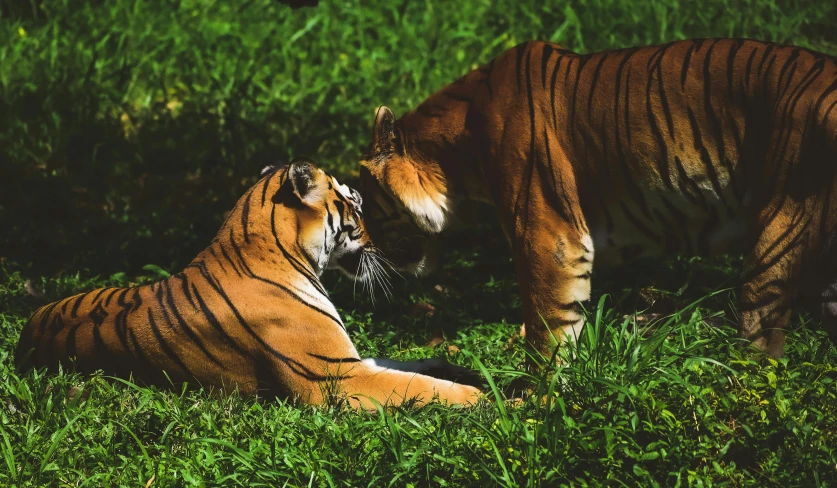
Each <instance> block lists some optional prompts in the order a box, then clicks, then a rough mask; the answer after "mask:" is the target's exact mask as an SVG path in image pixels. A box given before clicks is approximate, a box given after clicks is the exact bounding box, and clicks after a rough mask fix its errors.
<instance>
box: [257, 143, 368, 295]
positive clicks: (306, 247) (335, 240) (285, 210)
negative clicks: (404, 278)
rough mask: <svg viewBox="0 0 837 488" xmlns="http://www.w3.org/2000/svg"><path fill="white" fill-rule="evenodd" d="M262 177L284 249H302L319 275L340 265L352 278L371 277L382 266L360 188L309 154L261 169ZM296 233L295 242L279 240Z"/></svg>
mask: <svg viewBox="0 0 837 488" xmlns="http://www.w3.org/2000/svg"><path fill="white" fill-rule="evenodd" d="M262 180H263V181H262V184H263V185H264V187H263V189H262V193H263V194H267V195H268V196H269V195H271V194H272V197H269V198H271V200H272V204H273V208H272V209H271V210H270V211H271V217H270V219H269V221H270V226H271V229H270V232H271V233H272V234H273V236H274V237H275V239H276V240H277V243H279V244H280V247H281V248H282V249H283V250H286V251H287V252H289V253H294V252H296V253H299V252H300V251H301V254H302V255H303V257H304V259H305V261H307V262H308V263H309V264H310V265H311V267H312V268H313V271H314V272H315V273H316V274H317V275H319V274H320V273H321V272H322V271H323V270H325V269H339V270H341V271H342V272H343V273H344V274H346V275H347V276H349V277H351V278H353V279H357V280H362V281H368V280H372V279H374V276H371V274H374V273H375V272H376V271H381V268H382V267H381V265H380V264H381V256H380V253H379V252H378V249H377V248H376V247H375V246H374V244H373V243H372V240H371V239H370V236H369V234H368V233H367V232H366V227H365V224H364V221H363V217H362V210H361V204H362V200H361V197H360V194H359V193H358V192H357V191H356V190H354V189H352V188H349V187H348V186H346V185H344V184H342V183H340V182H339V181H337V179H336V178H335V177H333V176H331V175H330V174H328V173H327V172H325V171H323V170H322V169H320V168H318V167H317V166H316V165H315V164H314V162H313V161H311V160H309V159H307V158H297V159H294V160H293V161H292V162H291V163H290V164H289V165H287V166H281V167H274V166H268V167H266V168H264V169H263V170H262ZM258 186H259V185H257V187H258ZM280 215H281V216H280ZM280 221H281V222H280ZM262 234H265V233H262ZM267 235H269V234H267ZM294 235H295V239H294V240H293V242H287V241H286V242H279V241H282V240H286V239H288V237H289V236H294ZM280 236H284V237H280Z"/></svg>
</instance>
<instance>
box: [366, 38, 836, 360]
mask: <svg viewBox="0 0 837 488" xmlns="http://www.w3.org/2000/svg"><path fill="white" fill-rule="evenodd" d="M408 166H412V167H413V168H414V171H415V172H416V173H418V174H425V173H426V174H430V175H434V179H431V178H427V179H425V180H424V181H423V183H425V182H432V183H433V184H434V186H433V188H428V187H427V186H426V184H421V185H416V184H415V183H414V181H412V180H411V179H409V178H388V177H387V175H388V174H389V172H390V168H399V172H404V171H406V170H404V169H403V168H405V167H408ZM436 175H441V181H440V182H438V183H436V180H435V178H438V176H436ZM361 178H362V180H361V184H362V188H361V190H362V191H363V193H364V195H365V197H366V203H365V204H364V206H365V213H366V215H367V218H368V219H369V225H370V232H372V233H373V237H375V239H376V241H378V242H380V243H382V247H383V248H384V251H385V252H386V253H387V254H388V256H389V257H390V258H391V259H392V260H393V261H394V262H395V263H396V265H398V266H401V267H403V268H405V269H411V267H414V265H413V263H415V262H417V261H418V260H421V259H422V257H423V256H424V255H426V254H427V252H428V250H429V245H430V243H431V242H432V235H433V234H435V233H438V232H439V231H441V230H443V229H444V226H442V229H440V228H438V227H433V226H428V225H425V223H424V222H423V219H424V217H423V216H422V215H417V213H416V212H415V210H414V209H413V208H412V205H411V204H410V203H409V202H410V201H415V200H416V199H420V198H422V197H421V196H420V195H422V194H424V195H426V200H425V201H435V200H433V198H432V195H433V193H434V192H436V193H439V194H444V195H445V207H444V209H440V210H443V211H444V212H445V214H446V215H447V216H448V217H449V218H450V217H453V216H455V215H456V213H457V205H458V204H460V203H461V202H464V201H468V200H476V201H489V202H491V203H493V204H494V205H495V206H496V207H497V209H498V212H499V215H500V224H501V226H502V228H503V230H504V232H505V234H506V236H507V237H508V239H509V243H510V244H511V248H512V252H513V254H514V258H515V261H516V265H517V274H518V279H519V282H520V288H521V297H522V299H523V312H524V321H525V323H526V329H527V330H526V332H527V333H526V339H527V341H528V342H529V343H530V344H531V345H532V346H534V348H535V349H537V350H540V351H541V352H543V353H544V354H546V355H549V354H550V353H551V351H552V350H553V346H554V345H555V344H556V342H558V343H560V342H561V341H562V340H564V339H565V338H566V336H568V335H570V334H577V332H578V330H579V328H580V326H581V324H583V316H582V313H581V306H580V304H579V302H584V301H586V300H588V299H589V297H590V277H591V272H592V268H593V260H594V256H595V262H596V265H597V266H613V265H619V264H621V263H622V262H625V261H629V260H633V259H635V258H637V257H640V256H656V255H662V254H677V253H679V254H685V255H712V254H718V253H728V252H734V253H743V254H744V255H745V269H744V271H745V284H744V287H743V290H742V294H741V311H742V317H741V322H740V324H739V327H740V333H741V335H742V337H745V338H748V339H751V340H752V341H753V343H754V344H755V345H756V346H758V347H759V348H761V349H764V350H766V351H767V352H768V353H770V354H772V355H774V356H778V355H780V354H782V351H783V347H784V335H785V333H784V330H785V328H786V327H787V324H788V320H789V316H790V307H791V305H792V304H793V302H794V300H795V299H796V298H797V296H798V295H802V294H804V295H809V296H813V297H814V298H815V299H816V300H818V301H819V302H820V304H821V307H822V310H823V316H824V319H825V322H826V327H827V328H828V330H829V333H830V334H831V336H832V338H835V337H837V301H835V300H837V299H835V297H834V295H837V292H835V291H834V290H835V289H837V265H835V264H834V263H837V255H835V249H834V242H835V238H837V62H835V58H833V57H830V56H827V55H824V54H820V53H816V52H813V51H809V50H805V49H801V48H796V47H792V46H780V45H777V44H772V43H764V42H758V41H750V40H741V39H709V40H691V41H680V42H674V43H670V44H666V45H661V46H650V47H641V48H633V49H621V50H615V51H606V52H600V53H592V54H585V55H579V54H576V53H573V52H571V51H568V50H566V49H563V48H561V47H560V46H557V45H554V44H550V43H545V42H528V43H525V44H521V45H520V46H517V47H515V48H513V49H511V50H509V51H507V52H505V53H503V54H501V55H500V56H499V57H497V58H496V59H494V60H493V61H491V62H490V63H489V64H487V65H485V66H483V67H481V68H479V69H476V70H474V71H472V72H471V73H469V74H467V75H465V76H464V77H463V78H461V79H460V80H457V81H456V82H454V83H452V84H451V85H449V86H448V87H446V88H444V89H442V90H441V91H439V92H438V93H436V94H434V95H433V96H431V97H430V98H428V99H427V100H426V101H425V102H424V103H422V104H421V105H419V106H418V107H417V108H416V109H415V110H414V111H412V112H410V113H408V114H406V115H405V116H403V117H402V118H400V119H398V120H395V117H394V116H393V114H392V112H390V111H389V109H386V108H385V107H384V108H382V109H380V110H379V113H378V116H377V118H376V124H375V130H374V134H373V144H372V145H371V149H370V151H369V154H368V155H367V156H366V157H364V159H363V161H362V167H361ZM417 195H419V196H417ZM426 213H428V212H427V211H426V209H425V214H426ZM449 218H448V219H447V220H449ZM416 236H417V237H416ZM544 322H545V326H544ZM553 338H555V339H557V341H555V340H553Z"/></svg>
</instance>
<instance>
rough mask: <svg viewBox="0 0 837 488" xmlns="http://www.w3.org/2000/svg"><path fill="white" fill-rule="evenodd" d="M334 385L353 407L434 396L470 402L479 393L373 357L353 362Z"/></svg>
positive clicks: (422, 400) (452, 401) (446, 400)
mask: <svg viewBox="0 0 837 488" xmlns="http://www.w3.org/2000/svg"><path fill="white" fill-rule="evenodd" d="M337 387H338V388H339V390H340V392H341V394H343V395H346V396H347V398H348V399H349V403H350V404H351V405H352V406H353V407H355V408H364V409H371V408H374V407H375V403H376V402H377V403H379V404H381V405H390V406H398V405H401V404H402V403H404V402H405V401H410V400H413V401H415V402H416V403H417V404H425V403H427V402H430V401H431V400H433V399H434V398H435V399H437V400H439V401H440V402H442V403H446V404H449V405H453V404H459V405H473V404H475V403H477V401H478V400H479V398H480V397H481V395H482V393H481V392H480V390H478V389H477V388H474V387H473V386H468V385H461V384H457V383H453V382H451V381H447V380H443V379H437V378H433V377H431V376H425V375H423V374H418V373H413V372H408V371H399V370H395V369H390V368H386V367H382V366H378V365H377V364H376V361H375V360H364V361H362V362H360V363H357V364H356V365H353V366H352V367H351V369H350V370H349V371H347V374H346V375H345V377H344V378H343V379H341V380H340V381H339V384H338V385H337Z"/></svg>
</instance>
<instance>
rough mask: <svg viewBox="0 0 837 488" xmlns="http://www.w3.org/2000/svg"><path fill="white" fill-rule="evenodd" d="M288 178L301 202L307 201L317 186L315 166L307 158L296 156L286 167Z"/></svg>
mask: <svg viewBox="0 0 837 488" xmlns="http://www.w3.org/2000/svg"><path fill="white" fill-rule="evenodd" d="M288 179H289V180H290V182H291V186H292V187H293V190H294V194H295V195H296V196H297V197H298V198H299V199H300V200H302V201H303V202H307V201H308V200H309V199H310V198H311V196H312V193H313V190H314V189H315V188H316V186H317V167H316V166H314V162H313V161H311V160H310V159H307V158H296V159H294V160H293V161H291V165H290V167H289V168H288Z"/></svg>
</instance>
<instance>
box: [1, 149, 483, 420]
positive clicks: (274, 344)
mask: <svg viewBox="0 0 837 488" xmlns="http://www.w3.org/2000/svg"><path fill="white" fill-rule="evenodd" d="M377 253H378V251H377V249H376V248H375V247H374V246H373V244H372V241H371V240H370V239H369V236H368V234H367V233H366V230H365V227H364V224H363V220H362V218H361V199H360V195H359V194H358V193H357V192H356V191H355V190H353V189H351V188H349V187H347V186H345V185H343V184H341V183H340V182H338V181H337V180H336V179H335V178H334V177H332V176H330V175H328V174H327V173H325V172H324V171H323V170H321V169H319V168H317V167H316V166H315V165H314V164H313V163H312V162H311V161H309V160H305V159H302V158H300V159H297V160H295V161H294V162H292V163H291V164H290V165H289V166H285V167H282V168H269V169H267V170H266V171H265V172H264V173H263V176H262V178H261V180H260V181H259V182H258V183H257V184H256V185H255V186H253V187H252V188H251V189H250V190H249V191H248V192H247V193H246V194H245V195H244V196H243V197H242V198H241V199H240V200H239V201H238V203H237V204H236V206H235V208H234V209H233V211H232V212H231V213H230V215H229V216H228V217H227V220H226V222H225V223H224V224H223V226H222V227H221V230H220V231H219V232H218V235H217V236H216V237H215V239H214V240H213V241H212V243H211V244H210V246H209V247H208V248H206V250H204V251H203V252H201V253H200V254H199V255H198V256H197V257H196V258H195V259H194V260H193V261H192V263H191V264H190V265H189V266H187V267H186V269H185V270H183V271H182V272H180V273H178V274H176V275H173V276H172V277H170V278H169V279H166V280H163V281H159V282H157V283H154V284H151V285H146V286H138V287H133V288H105V289H100V290H94V291H92V292H89V293H84V294H81V295H76V296H73V297H69V298H66V299H64V300H60V301H58V302H55V303H52V304H50V305H47V306H45V307H42V308H41V309H39V310H38V311H36V312H35V313H34V314H33V315H32V317H31V318H30V320H29V322H28V324H27V325H26V327H25V329H24V330H23V333H22V335H21V340H20V343H19V345H18V349H17V354H16V356H17V357H16V359H17V362H18V364H19V365H20V366H21V368H23V369H26V368H29V367H32V366H36V367H43V366H46V367H50V368H55V367H57V366H58V365H59V364H60V365H62V366H63V367H65V368H73V367H74V368H75V369H77V370H78V371H81V372H85V373H89V372H93V371H95V370H103V371H104V372H105V373H107V374H115V375H118V376H122V377H129V376H132V377H133V378H134V379H136V380H137V381H138V382H141V383H145V384H154V385H159V386H163V387H166V386H170V385H180V384H182V383H184V382H189V383H191V384H193V385H194V384H199V385H202V386H203V387H206V388H214V389H222V390H238V391H239V392H241V393H243V394H259V395H262V396H266V397H290V398H298V399H300V400H301V401H303V402H308V403H314V404H318V403H322V402H324V401H326V400H327V399H329V398H331V395H346V396H348V400H349V402H350V403H351V404H352V405H354V406H355V407H366V408H369V407H372V405H373V400H374V401H377V402H380V403H381V404H387V403H389V404H397V403H401V402H402V401H404V400H406V399H415V400H416V401H418V402H419V403H421V402H427V401H430V400H431V399H432V398H433V397H434V396H438V397H439V398H440V399H441V400H443V401H445V402H449V403H472V402H474V401H475V400H476V398H477V397H478V394H479V392H478V390H477V389H475V388H473V387H471V386H465V385H460V384H455V383H453V382H451V381H446V380H441V379H436V378H433V377H430V376H426V375H422V374H416V373H421V372H422V371H424V370H425V369H427V370H434V371H439V370H440V369H441V370H444V369H445V367H444V366H442V367H440V365H439V364H436V363H433V364H427V365H425V366H424V367H423V366H422V365H423V364H424V363H416V364H410V363H398V362H387V361H382V360H377V362H376V360H367V361H365V362H364V361H361V359H360V357H359V356H358V353H357V351H356V350H355V347H354V345H353V344H352V342H351V340H350V339H349V336H348V335H347V333H346V330H345V328H344V326H343V322H342V321H341V319H340V316H339V315H338V313H337V310H336V309H335V308H334V305H333V304H332V303H331V301H330V300H329V298H328V295H327V294H326V290H325V289H324V288H323V285H322V284H321V282H320V279H319V277H320V274H321V273H322V272H323V270H325V269H326V268H338V269H342V270H344V271H345V272H346V273H347V274H349V275H350V276H353V277H355V278H357V279H360V280H370V279H373V278H374V276H373V274H374V272H373V271H372V264H370V263H376V262H378V261H377V259H376V254H377ZM378 363H380V364H384V366H379V365H378ZM451 368H454V367H453V366H451ZM399 369H403V370H405V371H399ZM449 369H450V368H449ZM454 369H455V368H454Z"/></svg>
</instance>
